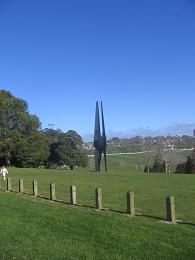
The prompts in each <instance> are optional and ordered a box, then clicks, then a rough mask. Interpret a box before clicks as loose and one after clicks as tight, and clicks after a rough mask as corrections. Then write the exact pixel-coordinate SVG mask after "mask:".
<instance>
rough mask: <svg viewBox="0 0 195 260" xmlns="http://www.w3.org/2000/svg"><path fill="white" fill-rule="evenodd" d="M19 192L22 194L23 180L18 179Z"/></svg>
mask: <svg viewBox="0 0 195 260" xmlns="http://www.w3.org/2000/svg"><path fill="white" fill-rule="evenodd" d="M19 192H20V193H24V182H23V179H19Z"/></svg>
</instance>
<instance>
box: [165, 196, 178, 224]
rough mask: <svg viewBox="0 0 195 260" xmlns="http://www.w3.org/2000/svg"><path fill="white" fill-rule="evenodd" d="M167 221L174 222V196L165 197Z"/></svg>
mask: <svg viewBox="0 0 195 260" xmlns="http://www.w3.org/2000/svg"><path fill="white" fill-rule="evenodd" d="M166 210H167V221H169V222H171V223H173V224H176V219H175V200H174V196H169V197H166Z"/></svg>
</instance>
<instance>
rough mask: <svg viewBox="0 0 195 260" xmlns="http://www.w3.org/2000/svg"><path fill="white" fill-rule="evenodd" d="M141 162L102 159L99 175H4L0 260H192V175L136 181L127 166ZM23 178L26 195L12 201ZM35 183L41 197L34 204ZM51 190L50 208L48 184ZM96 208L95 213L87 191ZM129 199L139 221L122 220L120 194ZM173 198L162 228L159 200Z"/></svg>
mask: <svg viewBox="0 0 195 260" xmlns="http://www.w3.org/2000/svg"><path fill="white" fill-rule="evenodd" d="M136 161H138V162H139V163H140V162H144V157H143V155H128V156H127V155H125V156H124V155H120V156H113V157H109V165H112V167H110V170H109V172H108V173H107V174H105V173H104V172H101V173H100V174H98V173H95V172H92V171H89V170H87V169H86V170H83V169H82V170H81V169H77V170H75V171H57V170H45V169H40V170H38V169H15V168H10V169H9V177H11V179H12V189H13V191H16V192H10V193H7V192H4V190H5V189H6V185H5V184H6V183H5V182H3V180H1V181H0V185H1V187H0V188H1V191H0V196H1V199H0V234H1V235H0V259H195V175H181V174H170V175H168V174H149V175H148V174H144V173H143V172H141V171H135V169H134V164H135V162H136ZM20 178H23V180H24V187H25V193H26V194H23V195H21V194H18V193H17V191H18V180H19V179H20ZM33 180H37V181H38V185H39V194H40V195H41V197H37V198H34V197H33V196H32V195H31V194H32V181H33ZM51 182H55V183H56V196H57V199H58V200H61V202H51V201H49V200H47V199H44V198H43V197H45V198H49V184H50V183H51ZM72 184H74V185H76V186H77V201H78V204H79V205H78V206H70V205H69V201H70V198H69V197H70V194H69V187H70V185H72ZM96 187H101V188H102V193H103V207H105V208H107V209H108V210H106V211H100V212H97V211H95V210H93V207H94V206H95V188H96ZM127 191H134V192H135V208H136V212H137V213H139V215H137V216H135V217H128V216H127V215H126V214H125V211H126V192H127ZM167 195H174V196H175V203H176V218H177V219H178V220H182V222H183V224H177V225H171V224H164V223H162V222H161V221H160V220H162V219H164V218H165V198H166V196H167Z"/></svg>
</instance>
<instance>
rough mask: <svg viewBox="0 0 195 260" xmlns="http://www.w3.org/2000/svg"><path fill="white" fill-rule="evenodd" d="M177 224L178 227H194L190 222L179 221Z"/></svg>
mask: <svg viewBox="0 0 195 260" xmlns="http://www.w3.org/2000/svg"><path fill="white" fill-rule="evenodd" d="M177 224H179V225H188V226H192V227H195V224H194V223H191V222H183V221H180V222H177Z"/></svg>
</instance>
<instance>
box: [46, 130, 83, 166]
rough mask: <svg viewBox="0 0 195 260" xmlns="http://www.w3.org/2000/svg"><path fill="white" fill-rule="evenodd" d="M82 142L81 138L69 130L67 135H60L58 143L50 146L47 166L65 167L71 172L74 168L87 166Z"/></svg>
mask: <svg viewBox="0 0 195 260" xmlns="http://www.w3.org/2000/svg"><path fill="white" fill-rule="evenodd" d="M82 144H83V140H82V138H81V136H80V135H79V134H78V133H77V132H75V131H73V130H69V131H68V132H67V133H61V135H60V137H59V141H58V142H57V143H53V144H51V146H50V148H51V149H50V156H49V166H52V165H58V166H63V165H67V166H69V168H70V169H71V170H73V168H74V166H81V167H86V166H87V162H88V160H87V155H86V152H85V151H84V150H83V147H82Z"/></svg>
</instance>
